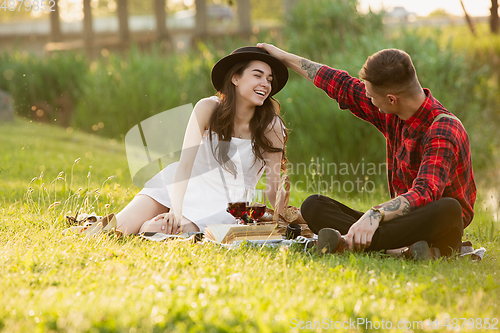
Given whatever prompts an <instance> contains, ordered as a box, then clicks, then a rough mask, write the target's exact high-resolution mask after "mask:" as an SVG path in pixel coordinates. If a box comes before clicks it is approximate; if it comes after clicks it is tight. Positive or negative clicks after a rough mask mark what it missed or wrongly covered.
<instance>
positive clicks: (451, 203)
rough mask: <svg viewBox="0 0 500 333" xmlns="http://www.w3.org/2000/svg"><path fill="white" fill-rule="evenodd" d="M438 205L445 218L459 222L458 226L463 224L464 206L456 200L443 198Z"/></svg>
mask: <svg viewBox="0 0 500 333" xmlns="http://www.w3.org/2000/svg"><path fill="white" fill-rule="evenodd" d="M437 203H438V204H439V211H440V213H441V215H442V216H443V217H445V218H448V219H451V220H453V221H457V224H459V223H461V222H462V206H461V205H460V203H459V202H458V200H456V199H454V198H441V199H439V200H438V201H437Z"/></svg>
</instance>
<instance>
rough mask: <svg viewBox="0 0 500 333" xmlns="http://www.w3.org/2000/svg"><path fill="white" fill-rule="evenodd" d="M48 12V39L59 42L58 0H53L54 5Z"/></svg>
mask: <svg viewBox="0 0 500 333" xmlns="http://www.w3.org/2000/svg"><path fill="white" fill-rule="evenodd" d="M52 9H53V10H52V11H51V12H50V40H51V41H53V42H60V41H61V40H62V35H61V22H60V18H59V0H55V1H54V5H53V7H52Z"/></svg>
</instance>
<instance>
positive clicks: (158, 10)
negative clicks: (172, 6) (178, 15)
mask: <svg viewBox="0 0 500 333" xmlns="http://www.w3.org/2000/svg"><path fill="white" fill-rule="evenodd" d="M154 6H155V7H154V9H155V18H156V38H157V39H158V40H160V41H162V40H167V39H168V33H167V25H166V18H167V16H166V14H165V0H155V2H154Z"/></svg>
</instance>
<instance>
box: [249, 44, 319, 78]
mask: <svg viewBox="0 0 500 333" xmlns="http://www.w3.org/2000/svg"><path fill="white" fill-rule="evenodd" d="M257 46H258V47H260V48H263V49H264V50H266V51H267V52H269V54H270V55H272V56H273V57H275V58H278V59H279V60H281V61H282V62H283V63H284V64H285V66H286V67H288V68H290V69H292V70H293V71H294V72H296V73H297V74H300V75H302V76H303V77H305V78H306V79H308V80H309V81H311V82H314V77H315V76H316V73H317V72H318V70H319V69H320V68H321V66H323V65H322V64H318V63H317V62H314V61H311V60H307V59H305V58H302V57H299V56H298V55H295V54H292V53H288V52H285V51H283V50H281V49H279V48H277V47H276V46H274V45H271V44H266V43H259V44H257Z"/></svg>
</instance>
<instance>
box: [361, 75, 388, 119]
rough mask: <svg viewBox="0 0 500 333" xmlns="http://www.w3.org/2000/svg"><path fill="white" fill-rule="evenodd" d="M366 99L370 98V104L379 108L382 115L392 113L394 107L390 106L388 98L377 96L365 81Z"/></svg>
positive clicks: (371, 86)
mask: <svg viewBox="0 0 500 333" xmlns="http://www.w3.org/2000/svg"><path fill="white" fill-rule="evenodd" d="M365 91H366V97H368V98H370V99H371V101H372V104H373V105H375V106H376V107H378V108H379V110H380V112H382V113H394V110H393V109H394V105H392V104H391V102H390V98H389V96H387V95H386V96H384V95H379V94H377V93H376V92H375V91H374V89H373V85H372V84H371V83H370V82H368V81H365Z"/></svg>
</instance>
